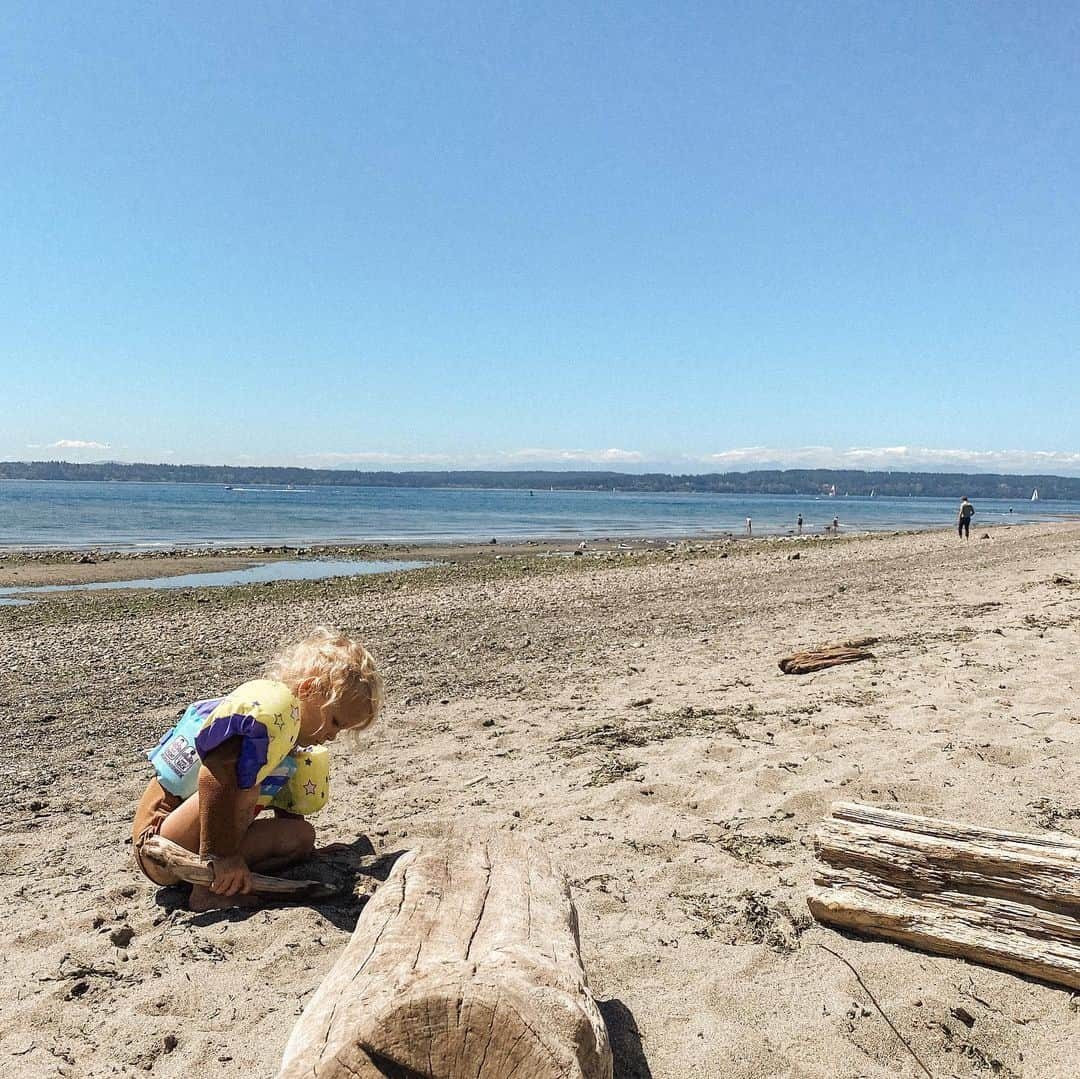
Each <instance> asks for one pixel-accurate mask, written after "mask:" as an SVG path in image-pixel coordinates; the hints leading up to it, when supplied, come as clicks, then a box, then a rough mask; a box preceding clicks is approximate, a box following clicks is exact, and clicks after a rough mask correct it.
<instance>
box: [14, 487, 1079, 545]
mask: <svg viewBox="0 0 1080 1079" xmlns="http://www.w3.org/2000/svg"><path fill="white" fill-rule="evenodd" d="M957 505H958V500H957V499H942V498H869V497H845V496H843V495H839V496H837V497H835V498H825V497H822V498H810V497H799V496H793V495H792V496H770V495H713V494H689V493H687V494H683V493H661V494H640V493H629V492H627V493H623V492H594V491H548V490H535V491H533V492H529V491H527V490H520V491H519V490H505V491H502V490H448V489H445V488H438V489H417V488H391V487H296V488H281V487H236V488H232V489H230V488H227V487H225V486H223V485H221V484H170V483H97V482H74V481H61V480H56V481H49V482H40V481H29V480H5V481H0V548H4V547H19V548H58V547H62V548H82V547H100V548H102V549H110V550H123V549H131V548H170V547H223V546H235V545H247V544H254V545H267V546H269V545H274V546H281V545H288V546H302V545H305V544H312V543H400V542H405V543H427V542H435V543H442V542H459V541H486V540H490V539H498V540H512V539H539V538H562V539H582V540H588V539H591V538H600V537H613V538H614V537H662V536H705V535H716V534H722V533H725V532H731V533H734V534H736V535H745V533H746V518H747V517H750V518H752V521H753V534H754V535H755V536H759V535H784V534H787V533H791V532H794V530H795V520H796V518H797V516H798V515H799V514H800V513H801V514H802V516H803V531H804V532H807V533H815V532H818V533H820V532H823V531H824V529H825V527H826V526H827V525H829V524H831V522H832V519H833V517H834V516H835V517H838V518H839V520H840V531H841V532H842V533H844V532H862V531H875V532H878V531H894V530H897V529H912V528H952V527H954V523H955V520H956V509H957ZM975 510H976V516H975V519H974V521H973V522H972V529H973V531H976V532H977V530H978V529H979V528H980V526H982V527H985V526H987V525H993V524H1003V523H1009V522H1016V523H1019V522H1023V521H1038V520H1048V519H1053V518H1055V517H1064V516H1070V515H1080V502H1064V501H1046V500H1043V501H1039V502H1028V501H1022V500H1012V501H1006V500H1000V499H978V500H976V501H975Z"/></svg>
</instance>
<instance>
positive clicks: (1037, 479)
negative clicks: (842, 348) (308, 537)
mask: <svg viewBox="0 0 1080 1079" xmlns="http://www.w3.org/2000/svg"><path fill="white" fill-rule="evenodd" d="M5 479H7V480H111V481H119V482H140V481H141V482H156V483H224V484H259V483H262V484H271V485H275V486H278V485H286V484H290V483H291V484H294V485H319V486H322V485H331V486H346V487H472V488H477V487H480V488H504V489H505V488H537V489H546V488H553V489H555V490H572V491H608V490H611V489H612V488H614V489H615V490H618V491H696V492H721V493H725V494H771V495H818V494H823V493H827V492H828V491H830V490H831V489H832V488H833V487H835V488H836V493H837V495H868V494H870V492H871V491H873V492H874V493H875V494H876V495H901V496H907V495H923V496H926V497H942V498H959V497H960V496H961V495H967V496H968V497H969V498H973V499H974V498H1016V499H1020V498H1023V499H1026V498H1030V497H1031V492H1032V489H1033V488H1038V491H1039V497H1040V499H1048V498H1049V499H1055V498H1058V499H1070V500H1080V478H1077V477H1067V476H1007V475H991V474H972V475H965V474H960V473H953V472H859V471H855V470H851V469H829V468H792V469H784V470H771V471H762V472H723V473H710V474H706V475H671V474H669V473H663V472H657V473H648V474H645V475H633V474H631V473H627V472H550V471H532V472H484V471H451V472H356V471H344V470H339V469H329V468H323V469H318V468H246V467H244V468H242V467H238V466H235V465H164V464H161V465H155V464H120V463H116V462H103V463H99V464H75V463H73V462H70V461H2V462H0V480H5Z"/></svg>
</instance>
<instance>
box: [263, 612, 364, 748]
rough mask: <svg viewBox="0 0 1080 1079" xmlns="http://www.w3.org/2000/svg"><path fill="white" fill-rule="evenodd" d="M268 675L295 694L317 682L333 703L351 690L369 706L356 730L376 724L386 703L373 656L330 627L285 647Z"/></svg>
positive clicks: (274, 661)
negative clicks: (307, 681) (302, 685)
mask: <svg viewBox="0 0 1080 1079" xmlns="http://www.w3.org/2000/svg"><path fill="white" fill-rule="evenodd" d="M266 674H267V677H269V678H274V679H276V680H277V681H279V682H284V683H285V685H287V686H288V687H289V688H290V689H291V690H293V692H295V691H296V687H297V686H298V685H299V684H300V683H301V682H303V681H304V680H305V679H306V678H314V679H315V682H316V684H317V685H318V687H319V689H321V690H322V691H323V692H324V693H326V695H327V697H326V699H327V701H328V702H329V703H331V704H332V703H333V702H334V701H336V700H338V698H340V697H341V696H342V695H343V694H344V693H345V691H346V690H348V689H351V690H353V692H354V693H355V694H356V696H357V697H358V698H359V699H360V700H361V701H363V702H366V704H367V706H368V707H367V709H366V712H367V718H366V719H365V721H364V722H362V723H359V724H357V726H356V727H354V728H353V729H354V730H363V729H364V728H365V727H370V726H371V724H372V723H374V722H375V718H376V717H377V716H378V714H379V709H380V708H382V703H383V679H382V675H381V674H379V672H378V670H376V668H375V660H374V659H373V658H372V656H371V653H370V652H369V651H368V650H367V649H366V648H365V647H364V646H363V645H362V644H361V643H360V642H359V641H355V640H353V639H352V637H348V636H346V635H345V634H344V633H341V632H339V631H338V630H336V629H333V628H331V627H330V626H316V627H315V628H314V629H313V630H311V631H310V632H309V633H307V634H306V635H305V636H303V637H301V638H300V639H299V640H295V641H292V642H290V643H289V644H286V645H284V646H283V647H282V648H281V649H280V650H279V651H278V653H277V655H276V656H274V658H273V659H272V660H270V662H269V663H268V664H267V665H266Z"/></svg>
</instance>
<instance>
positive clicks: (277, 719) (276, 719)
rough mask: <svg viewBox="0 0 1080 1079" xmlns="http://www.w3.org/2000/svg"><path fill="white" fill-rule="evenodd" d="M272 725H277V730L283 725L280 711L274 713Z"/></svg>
mask: <svg viewBox="0 0 1080 1079" xmlns="http://www.w3.org/2000/svg"><path fill="white" fill-rule="evenodd" d="M274 726H275V727H277V729H278V730H279V731H280V730H282V729H283V728H284V726H285V717H284V716H283V715H282V714H281V713H280V712H277V713H275V715H274Z"/></svg>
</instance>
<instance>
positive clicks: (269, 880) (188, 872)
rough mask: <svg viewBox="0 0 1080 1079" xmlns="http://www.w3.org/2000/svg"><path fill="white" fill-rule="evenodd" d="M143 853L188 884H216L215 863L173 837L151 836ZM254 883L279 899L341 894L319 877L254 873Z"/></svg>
mask: <svg viewBox="0 0 1080 1079" xmlns="http://www.w3.org/2000/svg"><path fill="white" fill-rule="evenodd" d="M142 853H143V856H144V857H146V858H149V859H150V861H152V862H153V863H154V864H155V865H159V866H161V868H162V869H166V870H168V871H169V872H170V873H172V874H173V875H174V876H176V877H179V878H180V880H185V881H187V882H188V884H205V885H209V884H213V883H214V866H213V864H212V862H211V861H210V860H209V859H207V858H203V857H202V856H201V855H199V854H195V853H194V852H193V851H190V850H187V849H186V848H184V847H181V846H180V845H179V844H178V843H173V842H172V840H170V839H165V838H163V837H162V836H159V835H154V836H151V837H150V838H149V839H148V840H147V841H146V842H145V843H144V844H143V848H142ZM251 882H252V885H253V887H254V889H255V891H256V892H258V893H259V894H260V895H272V896H276V897H278V898H279V899H314V900H318V899H330V898H332V897H333V896H335V895H337V894H338V890H337V889H336V888H331V887H330V886H329V885H326V884H323V883H321V882H320V881H317V880H286V879H285V878H284V877H270V876H267V875H266V874H265V873H252V874H251Z"/></svg>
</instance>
